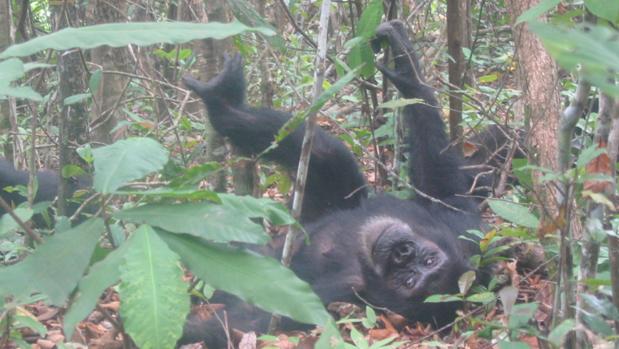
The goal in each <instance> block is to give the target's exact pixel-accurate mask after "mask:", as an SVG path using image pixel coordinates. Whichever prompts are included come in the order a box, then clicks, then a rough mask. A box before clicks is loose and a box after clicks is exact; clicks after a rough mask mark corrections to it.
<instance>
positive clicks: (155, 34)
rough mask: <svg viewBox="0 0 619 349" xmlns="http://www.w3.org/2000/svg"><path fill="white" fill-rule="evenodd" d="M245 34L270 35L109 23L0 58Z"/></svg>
mask: <svg viewBox="0 0 619 349" xmlns="http://www.w3.org/2000/svg"><path fill="white" fill-rule="evenodd" d="M246 31H256V32H259V33H261V34H263V35H274V34H275V32H274V31H273V30H272V29H269V28H249V27H247V26H246V25H244V24H242V23H240V22H232V23H217V22H211V23H207V24H201V23H188V22H161V23H155V22H147V23H109V24H99V25H93V26H89V27H82V28H66V29H63V30H60V31H57V32H55V33H52V34H49V35H45V36H39V37H38V38H36V39H33V40H29V41H26V42H24V43H23V44H18V45H13V46H10V47H9V48H7V49H6V50H5V51H4V52H2V53H0V58H7V57H21V56H28V55H31V54H33V53H36V52H38V51H41V50H45V49H48V48H53V49H56V50H67V49H70V48H74V47H79V48H93V47H97V46H102V45H108V46H112V47H120V46H126V45H129V44H136V45H141V46H146V45H152V44H155V43H169V44H181V43H184V42H187V41H191V40H195V39H206V38H212V39H223V38H226V37H228V36H232V35H237V34H240V33H243V32H246Z"/></svg>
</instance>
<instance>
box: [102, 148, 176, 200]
mask: <svg viewBox="0 0 619 349" xmlns="http://www.w3.org/2000/svg"><path fill="white" fill-rule="evenodd" d="M92 155H93V157H94V159H95V183H94V187H95V190H96V191H98V192H100V193H113V192H114V191H116V189H118V188H120V187H122V186H123V185H125V184H127V183H128V182H129V181H133V180H136V179H140V178H142V177H144V176H146V175H147V174H149V173H152V172H155V171H158V170H160V169H162V168H163V166H164V165H165V164H166V163H167V162H168V151H167V150H166V149H165V148H164V147H163V146H161V144H159V142H157V141H155V140H154V139H151V138H137V137H136V138H129V139H124V140H120V141H118V142H116V143H114V144H111V145H108V146H105V147H101V148H97V149H93V151H92Z"/></svg>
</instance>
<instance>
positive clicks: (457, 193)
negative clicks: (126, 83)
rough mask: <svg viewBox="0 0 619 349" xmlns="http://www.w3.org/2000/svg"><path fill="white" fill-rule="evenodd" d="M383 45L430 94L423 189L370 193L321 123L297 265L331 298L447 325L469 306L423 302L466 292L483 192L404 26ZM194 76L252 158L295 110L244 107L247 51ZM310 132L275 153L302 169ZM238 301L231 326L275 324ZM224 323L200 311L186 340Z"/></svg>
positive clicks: (417, 129) (415, 117)
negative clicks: (452, 137) (407, 196)
mask: <svg viewBox="0 0 619 349" xmlns="http://www.w3.org/2000/svg"><path fill="white" fill-rule="evenodd" d="M383 42H385V43H387V44H388V45H389V46H390V47H391V50H392V52H393V57H394V68H393V69H392V68H389V67H387V66H383V65H380V64H379V65H377V67H378V69H379V70H380V71H381V72H382V73H383V74H384V76H385V77H386V78H387V79H388V80H389V81H391V82H392V83H393V84H394V85H395V87H396V88H397V89H398V90H399V91H400V93H401V94H402V95H403V97H405V98H418V99H421V100H423V102H422V103H417V104H411V105H407V106H406V107H405V108H404V115H405V119H406V123H407V125H408V128H409V139H408V141H409V153H410V154H409V155H410V178H411V180H412V184H413V185H414V186H415V188H416V189H417V190H418V191H420V192H422V193H423V194H420V195H417V196H416V197H415V198H414V199H412V200H401V199H397V198H395V197H392V196H389V195H380V196H377V197H371V198H369V197H368V193H367V190H366V187H365V186H366V184H365V181H364V179H363V177H362V174H361V172H360V170H359V168H358V166H357V164H356V162H355V160H354V158H353V156H352V154H351V153H350V151H349V150H348V149H347V148H346V147H345V146H344V145H343V144H342V143H341V142H340V141H339V140H337V139H336V138H334V137H332V136H330V135H328V134H327V133H325V132H323V131H321V130H318V132H317V134H316V138H315V139H314V146H313V149H312V153H311V159H310V167H309V174H308V183H307V187H306V190H305V191H306V198H305V202H304V211H303V214H302V222H303V224H304V226H305V228H306V230H307V232H308V233H309V240H310V243H309V244H306V243H304V241H302V238H300V239H299V241H297V243H296V246H295V250H296V254H295V256H294V259H293V261H292V265H291V269H292V270H293V271H294V272H295V273H296V274H297V275H298V276H299V277H300V278H301V279H303V280H305V281H307V282H308V283H310V284H311V286H312V288H313V290H314V291H315V292H316V293H317V294H318V295H319V296H320V298H321V300H322V301H323V303H325V304H328V303H330V302H333V301H343V302H351V303H357V304H365V303H367V304H370V305H372V306H376V307H380V308H387V309H390V310H392V311H394V312H396V313H400V314H402V315H404V316H406V317H407V318H408V319H410V320H418V321H423V322H427V323H432V324H435V325H443V324H446V323H448V322H449V321H451V320H453V318H454V316H455V309H456V308H457V306H458V305H457V304H454V303H424V299H425V298H426V297H427V296H429V295H431V294H446V293H456V292H458V278H459V277H460V276H461V275H462V274H463V273H464V272H466V271H467V270H470V269H471V267H470V266H469V263H468V257H470V256H471V255H473V254H475V253H477V252H478V246H477V245H476V244H475V243H473V242H471V241H470V240H468V239H460V238H459V237H460V236H461V235H465V234H467V230H469V229H480V226H481V220H480V215H479V213H478V210H477V201H476V200H475V199H472V198H470V197H467V196H466V195H463V194H464V193H466V192H467V191H468V189H469V186H470V184H471V180H472V177H471V176H470V174H469V173H467V172H465V171H463V170H461V169H460V168H459V167H460V166H461V164H462V163H463V159H462V156H461V154H459V153H458V152H457V151H456V150H455V149H451V148H450V147H449V140H448V138H447V135H446V133H445V125H444V123H443V121H442V120H441V115H440V107H439V105H438V101H437V99H436V97H435V96H434V91H433V89H432V88H431V87H430V86H428V85H427V84H426V83H425V81H424V79H423V77H422V76H421V74H420V70H419V64H418V61H417V58H416V56H415V54H414V52H413V46H412V44H411V42H410V40H409V38H408V36H407V35H406V27H405V25H404V23H403V22H400V21H390V22H386V23H383V24H382V25H380V26H379V28H378V29H377V32H376V39H375V41H374V44H375V45H373V46H375V48H376V49H380V44H382V43H383ZM185 83H186V85H187V86H188V87H189V88H191V89H192V90H193V91H195V92H196V93H197V94H198V95H199V96H200V97H201V98H202V100H203V101H204V103H205V105H206V108H207V110H208V114H209V118H210V120H211V122H212V124H213V127H214V128H215V129H216V130H217V132H219V133H220V134H222V135H224V136H226V137H228V138H229V139H230V141H231V142H232V143H233V144H234V145H235V146H237V147H238V148H239V149H241V150H242V151H243V152H245V153H246V154H248V155H251V154H257V153H260V152H261V151H262V150H264V149H265V148H267V147H268V146H269V145H270V144H271V142H272V141H273V139H274V135H275V134H276V133H277V131H278V130H279V128H280V127H281V126H282V125H283V124H284V123H285V122H286V120H288V119H289V118H290V115H289V114H287V113H284V112H280V111H275V110H271V109H259V108H252V107H249V106H247V105H246V104H245V80H244V77H243V69H242V63H241V58H240V56H238V55H237V56H236V57H234V58H228V59H227V60H226V63H225V67H224V70H223V71H222V72H221V73H220V74H219V75H218V76H217V77H215V78H214V79H212V80H211V81H209V82H208V83H202V82H200V81H197V80H195V79H192V78H185ZM303 132H304V129H303V127H300V128H299V129H297V130H296V131H294V132H293V133H292V134H290V135H289V136H288V137H286V138H285V139H284V140H283V141H282V142H280V144H279V146H278V147H277V148H275V149H274V150H273V151H271V152H269V153H268V155H267V156H266V158H267V159H269V160H272V161H276V162H278V163H280V164H282V165H284V166H285V167H288V168H290V169H294V168H296V166H297V164H298V159H299V155H300V149H301V142H302V138H303ZM278 254H279V252H278V251H274V252H273V255H274V256H278ZM233 298H234V297H231V296H228V297H227V298H226V301H225V302H226V303H227V308H228V321H229V324H230V328H237V329H240V330H245V331H247V330H254V331H264V330H266V328H265V327H264V326H265V325H266V323H267V322H268V321H265V317H264V315H263V313H261V312H260V311H255V310H254V311H253V312H252V313H248V312H247V309H248V307H249V306H248V305H247V304H245V303H242V302H240V301H232V300H231V299H233ZM230 303H232V304H230ZM249 308H251V307H249ZM251 309H254V308H251ZM248 314H252V315H254V316H255V317H254V318H252V319H248V318H249V317H251V316H252V315H248ZM267 319H268V318H267ZM218 326H219V325H218V324H217V321H215V320H208V321H205V322H202V321H201V320H199V319H196V318H190V319H189V321H188V323H187V325H186V327H185V333H184V336H183V338H182V339H181V341H180V343H188V342H192V341H199V340H205V341H206V342H207V345H208V347H209V348H216V347H223V346H225V337H224V336H223V334H222V333H223V331H222V330H221V329H219V330H218V329H217V327H218ZM217 331H219V332H217ZM214 332H217V333H214Z"/></svg>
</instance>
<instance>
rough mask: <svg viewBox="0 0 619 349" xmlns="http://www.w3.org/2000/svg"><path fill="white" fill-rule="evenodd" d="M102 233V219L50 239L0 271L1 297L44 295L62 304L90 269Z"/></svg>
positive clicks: (91, 221)
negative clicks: (21, 259)
mask: <svg viewBox="0 0 619 349" xmlns="http://www.w3.org/2000/svg"><path fill="white" fill-rule="evenodd" d="M103 231H104V226H103V221H102V220H101V219H99V218H95V219H89V220H87V221H86V222H84V223H82V224H80V225H78V226H76V227H75V228H72V229H69V230H67V231H64V232H62V233H57V234H55V235H54V236H52V237H50V238H49V239H47V240H46V241H45V243H44V244H43V245H41V246H39V247H38V248H37V249H36V250H35V251H34V253H33V254H32V255H30V256H28V257H26V259H24V260H23V261H22V262H20V263H17V264H15V265H11V266H9V267H4V268H0V280H2V283H0V297H5V296H7V295H14V296H15V297H17V298H19V299H23V298H24V297H29V296H30V295H31V294H32V293H34V292H41V293H44V294H46V295H47V296H48V298H49V301H50V303H51V304H53V305H63V304H64V302H65V300H66V299H67V297H68V296H69V293H70V292H71V291H73V289H74V288H75V286H76V285H77V282H78V281H79V280H80V279H81V278H82V275H83V274H84V271H85V270H86V268H87V267H88V262H89V261H90V256H91V255H92V252H93V250H94V248H95V245H96V244H97V242H98V241H99V237H100V235H101V233H102V232H103Z"/></svg>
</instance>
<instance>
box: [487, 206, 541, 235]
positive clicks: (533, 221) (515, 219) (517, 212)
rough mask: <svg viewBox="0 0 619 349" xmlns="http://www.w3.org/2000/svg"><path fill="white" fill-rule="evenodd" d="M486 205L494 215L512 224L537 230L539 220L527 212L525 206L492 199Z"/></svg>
mask: <svg viewBox="0 0 619 349" xmlns="http://www.w3.org/2000/svg"><path fill="white" fill-rule="evenodd" d="M488 204H489V205H490V208H491V209H492V211H494V213H496V214H498V215H499V216H500V217H501V218H503V219H506V220H508V221H510V222H512V223H514V224H517V225H521V226H523V227H527V228H532V229H537V227H538V226H539V219H538V218H537V217H535V215H533V214H532V213H531V212H529V209H528V208H526V207H525V206H522V205H519V204H517V203H515V202H509V201H503V200H494V199H491V200H488Z"/></svg>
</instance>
